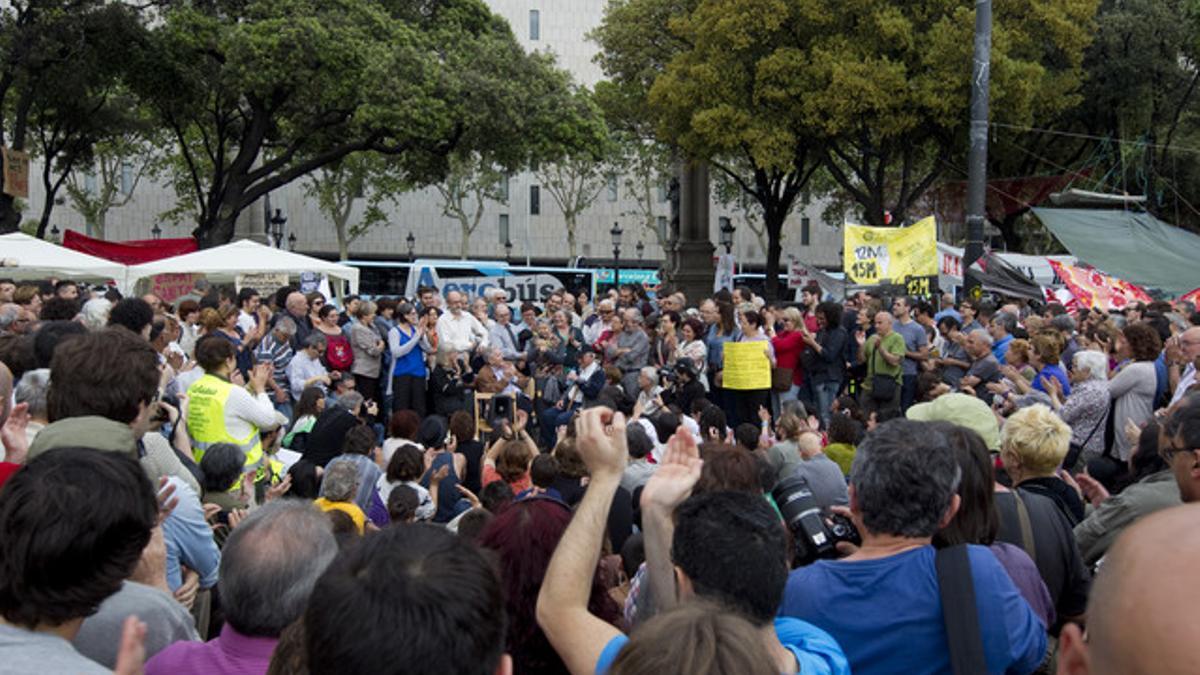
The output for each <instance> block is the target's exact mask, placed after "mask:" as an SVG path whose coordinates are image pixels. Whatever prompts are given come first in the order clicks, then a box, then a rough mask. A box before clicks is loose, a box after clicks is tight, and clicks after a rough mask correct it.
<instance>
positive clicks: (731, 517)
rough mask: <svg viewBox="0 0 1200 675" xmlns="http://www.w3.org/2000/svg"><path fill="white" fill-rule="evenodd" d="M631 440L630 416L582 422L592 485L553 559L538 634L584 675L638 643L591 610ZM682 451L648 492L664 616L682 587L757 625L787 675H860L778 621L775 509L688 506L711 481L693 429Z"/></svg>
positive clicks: (731, 499)
mask: <svg viewBox="0 0 1200 675" xmlns="http://www.w3.org/2000/svg"><path fill="white" fill-rule="evenodd" d="M626 438H627V436H626V428H625V419H624V417H623V416H622V415H621V414H620V413H616V414H615V415H614V413H612V411H611V410H608V409H605V408H590V409H588V410H585V411H584V412H583V413H582V414H581V415H580V417H579V421H578V431H577V448H578V450H579V453H580V455H582V456H583V459H584V462H585V463H586V464H587V467H588V470H589V472H590V475H591V480H590V482H589V483H588V487H587V492H586V493H585V494H584V496H583V500H582V501H581V502H580V504H579V506H578V508H577V510H576V512H575V515H574V517H573V518H572V519H571V523H570V525H569V526H568V527H567V530H566V532H565V533H563V536H562V539H560V540H559V543H558V547H557V548H556V549H555V551H554V557H553V558H551V560H550V566H549V567H548V568H547V570H546V575H545V580H544V581H543V582H542V589H541V593H540V594H539V596H538V604H537V618H538V624H539V625H540V626H541V627H542V630H543V631H544V632H545V633H546V637H547V638H548V639H549V640H550V644H551V645H553V646H554V648H555V650H556V651H557V652H558V654H559V656H561V657H562V659H563V661H564V662H565V663H566V664H567V666H568V667H569V668H570V670H571V672H573V673H584V672H596V673H603V672H607V671H608V669H609V667H610V666H611V665H612V664H613V662H614V660H616V659H617V658H618V656H619V655H620V652H621V651H622V650H623V649H624V647H625V645H626V644H627V643H628V638H626V637H625V636H624V635H623V634H622V633H621V632H620V631H619V630H617V629H616V628H615V627H613V626H612V625H610V624H608V623H606V622H604V621H603V620H601V619H600V618H599V617H597V616H595V615H594V614H591V613H590V612H589V611H588V608H587V603H588V595H589V591H590V588H591V582H590V580H591V579H592V578H593V576H594V575H595V572H596V564H597V562H598V561H599V558H600V548H601V542H602V538H603V536H604V527H605V518H606V516H607V514H608V510H609V507H610V505H611V503H612V500H613V495H614V494H615V493H616V490H617V487H618V486H619V484H620V481H621V476H622V474H623V472H624V469H625V458H626V455H627V450H626V447H625V446H626ZM671 446H672V447H671V448H670V449H669V450H668V451H667V459H666V460H665V461H664V463H663V465H662V466H661V468H659V470H658V471H656V472H655V474H654V476H653V477H651V478H650V480H649V482H648V483H647V484H646V487H645V489H644V491H643V493H642V508H643V513H642V518H643V521H642V522H643V525H644V526H645V534H646V539H645V546H646V563H647V566H648V568H649V570H650V584H651V590H652V593H653V594H654V596H655V597H656V598H658V599H659V600H658V608H659V609H664V610H665V609H669V608H670V607H671V606H672V605H674V604H675V597H676V587H678V589H679V593H678V595H679V599H680V600H686V599H689V598H691V597H692V596H699V597H702V598H704V599H707V600H711V601H713V602H715V603H718V604H719V605H720V606H721V607H723V608H724V609H726V610H733V613H736V614H739V615H741V616H743V617H744V618H746V619H748V620H749V621H750V622H751V623H752V624H753V626H754V628H755V634H756V636H757V637H758V639H759V640H760V644H759V645H757V646H758V647H759V651H760V653H761V654H762V655H764V656H765V657H766V659H767V660H769V661H770V662H771V663H772V664H773V665H774V670H775V672H781V673H796V672H801V673H806V674H807V673H814V674H818V675H819V674H823V673H830V674H834V675H841V674H842V673H847V674H848V673H849V672H850V670H849V668H848V667H847V664H846V658H845V656H844V655H843V654H842V650H841V649H840V648H838V646H837V644H836V643H835V642H834V641H833V639H832V638H830V637H829V635H827V634H826V633H825V632H824V631H822V630H820V629H819V628H817V627H815V626H812V625H810V624H807V623H805V622H803V621H796V620H791V619H775V615H776V610H777V609H778V604H779V597H780V595H781V593H782V591H783V586H784V584H785V583H786V580H787V570H788V553H787V548H788V547H787V541H786V539H787V534H786V532H785V531H784V529H783V525H782V524H781V523H780V521H779V517H778V516H777V515H776V513H775V511H774V510H773V509H772V508H771V506H770V505H769V504H768V503H767V502H766V500H764V499H762V498H761V497H760V496H758V495H752V494H747V493H737V492H712V493H706V494H702V495H697V496H695V497H691V498H688V495H690V494H691V491H692V487H693V486H695V484H696V482H697V481H698V480H699V479H700V467H701V464H702V463H701V461H700V458H699V450H698V449H697V448H696V444H695V442H694V440H693V439H692V438H691V435H690V434H689V433H688V432H687V431H686V430H684V431H682V432H681V433H680V434H678V435H676V436H675V437H673V438H672V440H671ZM685 500H686V501H685ZM677 506H678V509H676V507H677ZM672 518H674V522H672ZM747 569H753V570H754V571H755V573H754V574H746V570H747ZM676 582H678V583H677V584H676Z"/></svg>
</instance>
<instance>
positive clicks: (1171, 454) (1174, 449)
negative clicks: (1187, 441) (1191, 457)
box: [1158, 443, 1192, 464]
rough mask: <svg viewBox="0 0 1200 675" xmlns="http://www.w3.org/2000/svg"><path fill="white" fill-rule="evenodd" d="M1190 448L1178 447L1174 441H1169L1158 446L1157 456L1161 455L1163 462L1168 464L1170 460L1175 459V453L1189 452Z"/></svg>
mask: <svg viewBox="0 0 1200 675" xmlns="http://www.w3.org/2000/svg"><path fill="white" fill-rule="evenodd" d="M1191 450H1192V449H1191V448H1188V447H1180V446H1178V445H1175V444H1174V443H1170V444H1168V445H1167V446H1166V447H1160V448H1159V449H1158V456H1159V457H1162V459H1163V461H1164V462H1166V463H1167V464H1170V463H1171V461H1172V460H1174V459H1175V455H1178V454H1179V453H1181V452H1191Z"/></svg>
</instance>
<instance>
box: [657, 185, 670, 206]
mask: <svg viewBox="0 0 1200 675" xmlns="http://www.w3.org/2000/svg"><path fill="white" fill-rule="evenodd" d="M669 192H670V188H669V187H668V186H667V181H663V182H661V183H659V184H658V201H659V202H660V203H661V202H665V201H667V194H668V193H669Z"/></svg>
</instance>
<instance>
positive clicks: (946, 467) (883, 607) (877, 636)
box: [780, 419, 1046, 674]
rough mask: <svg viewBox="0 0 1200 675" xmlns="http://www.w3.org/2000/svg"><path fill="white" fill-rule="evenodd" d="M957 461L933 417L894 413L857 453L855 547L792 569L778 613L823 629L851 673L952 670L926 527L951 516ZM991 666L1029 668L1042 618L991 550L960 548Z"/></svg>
mask: <svg viewBox="0 0 1200 675" xmlns="http://www.w3.org/2000/svg"><path fill="white" fill-rule="evenodd" d="M959 477H960V470H959V468H958V466H957V465H956V464H955V461H954V456H953V454H952V451H951V448H950V447H949V444H948V441H947V439H946V438H945V436H944V435H943V434H941V433H939V432H937V431H936V430H935V429H934V428H933V427H932V426H931V425H930V424H928V423H925V422H913V421H910V420H903V419H898V420H893V421H891V422H887V423H885V424H883V425H882V426H880V427H879V428H877V429H876V430H875V431H874V432H872V434H871V435H869V436H868V437H867V439H866V440H865V441H863V443H862V444H861V445H859V446H858V450H857V452H856V453H855V456H854V465H853V470H852V471H851V478H850V510H851V513H852V519H853V521H854V525H855V526H856V527H857V528H858V531H859V533H860V534H861V536H862V547H861V548H860V549H858V550H857V551H856V552H855V553H854V554H853V555H850V556H849V557H846V558H843V559H841V560H818V561H817V562H815V563H813V564H811V565H808V566H807V567H801V568H798V569H796V570H794V571H792V573H791V576H790V578H789V579H788V583H787V589H786V591H785V592H784V597H783V606H782V608H781V610H780V614H782V615H783V616H790V617H795V618H799V619H803V620H805V621H809V622H811V623H813V624H815V625H817V626H820V627H822V628H824V629H825V630H827V631H829V632H830V633H831V634H832V635H833V637H834V638H835V639H836V640H837V641H838V644H840V645H841V646H842V648H843V649H845V650H846V656H847V657H849V659H850V665H851V667H852V668H853V670H854V672H855V673H866V674H870V673H897V672H922V673H945V672H951V664H950V646H949V643H948V638H947V635H946V628H945V626H944V623H943V610H942V602H941V594H940V592H939V590H938V589H939V584H938V573H937V571H936V569H935V551H934V548H933V546H932V545H931V544H930V541H931V539H932V537H933V534H934V533H935V532H937V531H938V530H939V529H940V528H941V527H942V526H944V525H945V524H946V523H947V522H949V521H950V519H951V518H953V517H954V514H955V512H956V511H957V510H958V504H959V497H958V495H957V494H955V490H956V487H957V483H958V481H959V479H960V478H959ZM967 554H968V562H969V565H970V569H971V581H972V582H973V586H974V594H975V603H976V606H977V608H978V615H979V630H980V632H981V634H982V635H981V636H980V637H981V638H982V642H983V651H984V658H985V659H986V661H987V669H988V672H992V673H1004V672H1018V673H1028V672H1032V671H1033V670H1034V669H1035V668H1037V666H1038V665H1039V664H1040V663H1041V662H1042V657H1043V656H1044V655H1045V652H1046V627H1045V626H1043V625H1042V623H1041V621H1039V620H1038V618H1037V616H1036V615H1035V614H1034V613H1033V610H1032V609H1030V608H1029V604H1028V603H1026V602H1025V600H1024V599H1023V598H1022V597H1021V595H1020V593H1019V592H1018V591H1017V589H1016V587H1015V586H1014V585H1013V583H1012V580H1011V579H1009V577H1008V574H1007V573H1006V572H1005V571H1004V568H1003V567H1001V566H1000V563H999V562H998V561H997V560H996V557H995V556H994V555H993V554H992V553H991V551H989V550H988V549H987V548H986V547H984V546H968V547H967Z"/></svg>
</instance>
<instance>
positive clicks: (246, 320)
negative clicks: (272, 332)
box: [237, 310, 258, 335]
mask: <svg viewBox="0 0 1200 675" xmlns="http://www.w3.org/2000/svg"><path fill="white" fill-rule="evenodd" d="M237 325H238V328H241V329H242V334H243V335H249V334H250V333H253V332H254V329H256V328H258V317H257V316H255V315H253V314H247V313H246V312H245V310H243V311H241V312H238V320H237Z"/></svg>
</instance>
